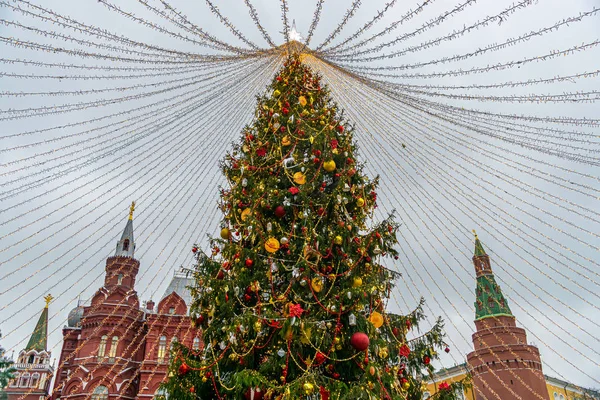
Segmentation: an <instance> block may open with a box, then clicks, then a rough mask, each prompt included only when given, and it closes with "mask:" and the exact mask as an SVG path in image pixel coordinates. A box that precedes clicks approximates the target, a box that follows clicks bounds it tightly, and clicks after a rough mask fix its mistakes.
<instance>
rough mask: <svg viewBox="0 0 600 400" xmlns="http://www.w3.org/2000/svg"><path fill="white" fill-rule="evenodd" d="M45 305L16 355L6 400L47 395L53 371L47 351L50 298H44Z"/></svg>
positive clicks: (34, 399)
mask: <svg viewBox="0 0 600 400" xmlns="http://www.w3.org/2000/svg"><path fill="white" fill-rule="evenodd" d="M44 300H46V306H45V307H44V310H43V311H42V313H41V315H40V318H39V319H38V322H37V324H36V326H35V329H34V330H33V333H32V334H31V337H30V339H29V342H27V346H25V348H24V349H23V350H21V351H20V352H19V356H18V358H17V362H16V363H15V364H13V365H12V367H13V368H15V369H16V372H15V374H14V378H13V379H12V380H11V381H10V382H9V384H8V387H6V389H5V395H6V398H7V399H8V400H17V399H19V400H40V399H45V398H46V397H47V395H48V390H49V387H50V381H51V379H52V375H53V373H54V368H53V367H52V366H51V365H50V356H51V354H50V352H49V351H48V348H47V346H48V305H49V304H50V302H51V301H52V296H51V295H48V296H46V297H44Z"/></svg>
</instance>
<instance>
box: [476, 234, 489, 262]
mask: <svg viewBox="0 0 600 400" xmlns="http://www.w3.org/2000/svg"><path fill="white" fill-rule="evenodd" d="M485 255H487V254H486V253H485V250H484V249H483V245H482V244H481V241H480V240H479V237H477V234H475V257H479V256H485Z"/></svg>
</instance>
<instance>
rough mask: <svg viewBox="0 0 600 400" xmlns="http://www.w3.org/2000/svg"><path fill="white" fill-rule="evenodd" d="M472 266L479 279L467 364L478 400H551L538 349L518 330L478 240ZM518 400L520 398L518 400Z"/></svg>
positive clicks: (476, 240)
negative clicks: (520, 399) (474, 329)
mask: <svg viewBox="0 0 600 400" xmlns="http://www.w3.org/2000/svg"><path fill="white" fill-rule="evenodd" d="M473 264H474V265H475V272H476V275H477V288H476V299H477V300H476V302H475V326H476V328H477V331H476V332H475V333H474V334H473V336H472V338H473V346H474V350H475V351H473V352H471V353H469V354H468V355H467V363H468V364H469V369H470V370H471V374H472V377H473V385H474V387H476V388H477V390H476V391H475V398H476V399H477V400H479V399H514V398H518V397H520V398H522V399H540V400H547V399H548V390H547V388H546V379H545V377H544V374H543V372H542V361H541V359H540V352H539V351H538V349H537V347H535V346H531V345H528V344H527V334H526V332H525V330H524V329H523V328H519V327H517V324H516V319H515V317H514V315H513V314H512V312H511V310H510V307H509V306H508V302H507V300H506V299H505V298H504V295H503V294H502V291H501V290H500V286H498V284H497V283H496V280H495V278H494V273H493V271H492V267H491V264H490V257H489V256H488V255H487V254H486V252H485V250H484V249H483V246H482V244H481V242H480V241H479V238H477V236H475V254H474V255H473ZM517 396H518V397H517Z"/></svg>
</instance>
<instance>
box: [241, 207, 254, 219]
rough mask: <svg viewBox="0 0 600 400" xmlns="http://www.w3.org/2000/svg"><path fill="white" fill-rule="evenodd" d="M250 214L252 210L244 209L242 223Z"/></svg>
mask: <svg viewBox="0 0 600 400" xmlns="http://www.w3.org/2000/svg"><path fill="white" fill-rule="evenodd" d="M250 214H252V210H251V209H250V208H246V209H244V211H242V221H245V220H246V219H248V217H249V216H250Z"/></svg>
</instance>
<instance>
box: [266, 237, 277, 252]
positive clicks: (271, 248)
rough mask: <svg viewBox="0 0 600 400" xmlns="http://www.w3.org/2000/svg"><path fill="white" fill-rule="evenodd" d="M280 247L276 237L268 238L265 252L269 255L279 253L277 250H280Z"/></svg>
mask: <svg viewBox="0 0 600 400" xmlns="http://www.w3.org/2000/svg"><path fill="white" fill-rule="evenodd" d="M279 247H280V244H279V240H277V239H276V238H274V237H270V238H268V239H267V241H266V242H265V250H266V251H268V252H269V253H275V252H277V250H279Z"/></svg>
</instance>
